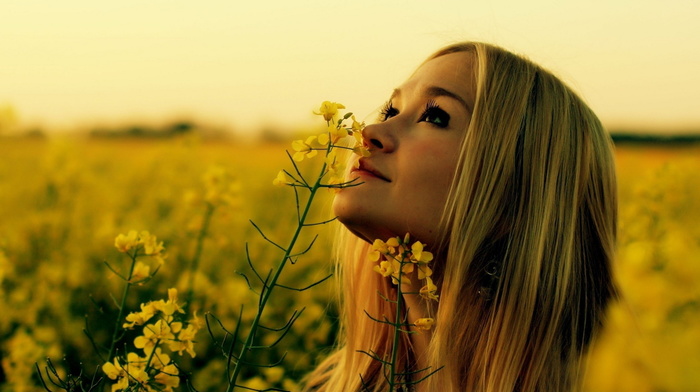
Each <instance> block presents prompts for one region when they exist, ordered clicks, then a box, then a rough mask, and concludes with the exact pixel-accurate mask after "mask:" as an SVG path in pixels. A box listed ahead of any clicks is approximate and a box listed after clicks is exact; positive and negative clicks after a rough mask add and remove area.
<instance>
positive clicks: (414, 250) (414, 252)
mask: <svg viewBox="0 0 700 392" xmlns="http://www.w3.org/2000/svg"><path fill="white" fill-rule="evenodd" d="M423 247H424V245H423V244H421V243H420V241H416V242H415V243H414V244H413V245H412V246H411V261H412V262H414V263H423V264H427V263H429V262H431V261H432V260H433V254H432V253H430V252H427V251H424V250H423Z"/></svg>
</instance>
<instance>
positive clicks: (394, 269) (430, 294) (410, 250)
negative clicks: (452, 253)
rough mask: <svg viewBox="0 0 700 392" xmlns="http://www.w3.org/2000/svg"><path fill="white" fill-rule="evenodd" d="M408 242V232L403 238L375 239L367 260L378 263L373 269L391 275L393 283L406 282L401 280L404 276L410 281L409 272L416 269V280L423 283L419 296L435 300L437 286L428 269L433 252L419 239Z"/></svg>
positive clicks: (436, 297)
mask: <svg viewBox="0 0 700 392" xmlns="http://www.w3.org/2000/svg"><path fill="white" fill-rule="evenodd" d="M409 243H410V236H409V234H406V236H405V237H404V238H403V239H401V238H400V237H393V238H390V239H388V240H387V241H386V242H385V241H382V240H375V241H374V243H373V244H372V251H371V252H370V254H369V260H370V261H372V262H375V263H378V264H376V265H375V266H374V271H376V272H378V273H380V274H381V275H382V276H385V277H391V281H392V282H393V283H394V284H395V285H399V284H403V283H407V282H406V281H404V280H403V279H404V278H406V279H408V282H410V279H411V278H410V276H409V274H413V273H414V271H417V274H418V280H422V281H424V285H423V286H422V287H421V289H420V291H419V294H420V296H421V297H423V298H425V299H429V300H433V301H437V300H438V295H437V286H435V283H433V280H432V278H431V276H432V275H433V270H432V269H430V262H431V261H432V260H433V254H432V253H430V252H428V251H426V250H425V249H424V248H425V245H424V244H423V243H421V242H420V241H416V242H414V243H413V244H412V245H410V246H409Z"/></svg>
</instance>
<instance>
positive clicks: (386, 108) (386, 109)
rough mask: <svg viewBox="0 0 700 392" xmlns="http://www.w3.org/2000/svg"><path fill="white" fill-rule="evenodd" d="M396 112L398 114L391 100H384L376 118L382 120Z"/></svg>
mask: <svg viewBox="0 0 700 392" xmlns="http://www.w3.org/2000/svg"><path fill="white" fill-rule="evenodd" d="M397 114H399V111H398V110H397V109H396V108H395V107H394V105H393V103H392V102H391V101H386V103H384V105H383V106H382V109H381V110H380V111H379V116H378V118H377V120H378V121H380V122H384V121H386V120H388V119H390V118H392V117H394V116H396V115H397Z"/></svg>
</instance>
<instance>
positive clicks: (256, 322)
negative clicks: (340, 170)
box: [226, 163, 326, 392]
mask: <svg viewBox="0 0 700 392" xmlns="http://www.w3.org/2000/svg"><path fill="white" fill-rule="evenodd" d="M325 171H326V164H325V163H324V164H323V166H322V167H321V173H320V174H319V176H318V179H317V180H316V183H315V184H314V185H313V187H311V189H310V193H309V198H308V200H307V201H306V206H305V207H304V212H303V213H302V214H301V217H300V219H299V223H298V225H297V228H296V230H295V231H294V235H293V236H292V239H291V240H290V242H289V246H287V249H286V250H285V253H284V256H283V257H282V259H281V260H280V262H279V264H278V267H277V271H275V274H274V275H273V277H272V279H271V280H270V281H269V282H267V286H268V287H267V289H264V288H263V291H262V297H261V298H260V302H259V305H258V312H257V314H256V315H255V319H253V323H252V324H251V326H250V331H248V336H247V337H246V340H245V342H244V343H243V346H242V347H241V351H240V353H239V354H238V358H237V360H236V366H235V367H234V368H233V373H232V374H231V378H230V379H229V383H228V387H227V388H226V392H231V391H233V388H235V385H236V380H237V379H238V375H239V374H240V372H241V369H242V368H243V365H244V364H245V358H246V355H247V354H248V353H249V352H250V347H252V346H253V340H254V339H255V335H256V333H257V330H258V327H259V326H260V319H261V318H262V314H263V311H264V309H265V305H266V304H267V301H268V300H269V299H270V295H271V294H272V290H273V289H274V288H275V286H276V284H277V280H278V279H279V277H280V275H281V274H282V270H283V269H284V267H285V265H286V264H287V261H288V260H289V255H290V254H291V253H292V249H294V245H295V244H296V242H297V239H298V238H299V234H300V233H301V230H302V229H303V228H304V222H305V221H306V216H307V215H308V213H309V211H310V210H311V204H312V202H313V200H314V196H315V195H316V191H318V189H319V188H320V185H321V178H322V177H323V173H325ZM234 338H235V337H234Z"/></svg>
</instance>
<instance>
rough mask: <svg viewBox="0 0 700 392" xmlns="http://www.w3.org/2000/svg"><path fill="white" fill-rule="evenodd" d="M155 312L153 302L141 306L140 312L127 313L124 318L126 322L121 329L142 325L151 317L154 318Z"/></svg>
mask: <svg viewBox="0 0 700 392" xmlns="http://www.w3.org/2000/svg"><path fill="white" fill-rule="evenodd" d="M157 311H158V309H156V307H155V306H154V305H153V302H149V303H147V304H141V311H140V312H131V313H129V314H128V315H127V316H126V321H127V322H126V323H124V325H123V326H122V328H133V327H134V326H135V325H143V324H145V323H146V322H148V320H150V319H151V317H153V316H155V315H156V312H157Z"/></svg>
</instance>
